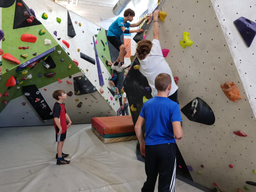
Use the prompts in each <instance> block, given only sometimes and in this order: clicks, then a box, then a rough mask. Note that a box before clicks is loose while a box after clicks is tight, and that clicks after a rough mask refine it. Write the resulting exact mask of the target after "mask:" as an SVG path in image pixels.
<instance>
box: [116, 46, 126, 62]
mask: <svg viewBox="0 0 256 192" xmlns="http://www.w3.org/2000/svg"><path fill="white" fill-rule="evenodd" d="M126 53H127V51H126V48H125V46H124V45H123V44H122V45H121V46H120V47H119V56H118V58H117V61H119V62H121V63H124V56H125V55H126Z"/></svg>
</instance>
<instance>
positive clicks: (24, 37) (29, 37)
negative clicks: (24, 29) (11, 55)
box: [20, 34, 37, 43]
mask: <svg viewBox="0 0 256 192" xmlns="http://www.w3.org/2000/svg"><path fill="white" fill-rule="evenodd" d="M20 40H21V41H24V42H29V43H35V42H36V40H37V37H36V36H35V35H32V34H23V35H22V36H21V38H20Z"/></svg>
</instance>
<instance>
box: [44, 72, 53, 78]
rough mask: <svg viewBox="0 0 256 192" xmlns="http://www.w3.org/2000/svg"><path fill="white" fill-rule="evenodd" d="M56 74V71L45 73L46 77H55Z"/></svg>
mask: <svg viewBox="0 0 256 192" xmlns="http://www.w3.org/2000/svg"><path fill="white" fill-rule="evenodd" d="M54 75H56V73H55V72H49V73H44V76H45V77H48V78H51V77H53V76H54Z"/></svg>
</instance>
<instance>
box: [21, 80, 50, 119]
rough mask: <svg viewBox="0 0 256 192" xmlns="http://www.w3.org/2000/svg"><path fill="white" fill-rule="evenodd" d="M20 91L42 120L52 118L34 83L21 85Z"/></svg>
mask: <svg viewBox="0 0 256 192" xmlns="http://www.w3.org/2000/svg"><path fill="white" fill-rule="evenodd" d="M22 92H23V94H24V96H25V97H26V98H27V100H28V101H29V102H30V104H31V106H32V107H33V108H34V109H35V111H36V112H37V114H38V116H39V117H40V118H41V119H42V120H44V121H45V120H48V119H52V118H53V116H52V110H51V109H50V107H49V106H48V104H47V103H46V101H45V99H44V98H43V96H42V95H41V93H40V91H39V90H38V88H37V86H36V85H28V86H23V87H22Z"/></svg>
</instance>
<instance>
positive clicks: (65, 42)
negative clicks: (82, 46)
mask: <svg viewBox="0 0 256 192" xmlns="http://www.w3.org/2000/svg"><path fill="white" fill-rule="evenodd" d="M62 43H64V44H65V45H66V46H67V48H69V46H70V45H69V43H68V42H67V41H65V40H62Z"/></svg>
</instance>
